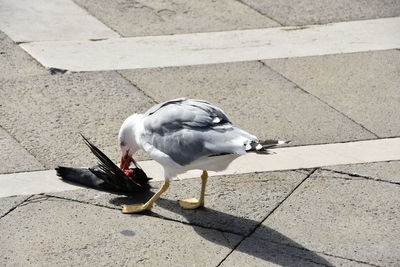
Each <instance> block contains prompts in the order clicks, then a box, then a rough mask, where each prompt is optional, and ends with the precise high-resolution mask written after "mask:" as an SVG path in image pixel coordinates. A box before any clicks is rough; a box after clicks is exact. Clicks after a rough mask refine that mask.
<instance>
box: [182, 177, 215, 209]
mask: <svg viewBox="0 0 400 267" xmlns="http://www.w3.org/2000/svg"><path fill="white" fill-rule="evenodd" d="M207 178H208V173H207V171H203V174H202V175H201V192H200V199H199V200H197V199H196V198H188V199H185V200H179V205H181V207H182V208H184V209H190V210H193V209H197V208H198V207H203V206H204V194H205V193H206V184H207Z"/></svg>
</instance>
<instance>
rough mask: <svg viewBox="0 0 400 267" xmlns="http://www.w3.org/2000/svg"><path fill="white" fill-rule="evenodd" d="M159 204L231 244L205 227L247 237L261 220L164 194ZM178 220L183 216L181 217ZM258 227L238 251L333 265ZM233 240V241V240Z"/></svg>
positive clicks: (285, 262)
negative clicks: (184, 204)
mask: <svg viewBox="0 0 400 267" xmlns="http://www.w3.org/2000/svg"><path fill="white" fill-rule="evenodd" d="M139 198H140V199H141V200H142V201H143V199H144V198H143V196H135V198H128V197H117V198H114V199H112V200H110V203H112V204H115V205H121V204H133V203H138V201H136V200H137V199H139ZM139 202H140V201H139ZM157 206H159V207H161V208H163V209H165V210H167V212H168V213H170V212H173V213H175V214H177V215H180V216H182V217H184V218H186V220H187V221H188V223H189V224H190V225H192V226H201V227H194V229H195V231H196V232H197V233H198V234H199V235H200V236H202V237H203V238H205V239H207V240H209V241H211V242H214V243H217V244H219V245H225V246H229V247H230V248H232V247H233V246H234V245H232V244H229V242H228V244H227V240H223V239H222V240H221V238H220V235H219V234H218V236H216V232H215V231H208V230H204V227H206V228H209V229H215V230H219V231H224V232H229V233H235V234H238V235H241V236H242V237H243V236H244V235H247V234H250V233H251V232H252V231H253V230H254V229H255V228H256V227H257V226H258V224H259V222H257V221H254V220H250V219H246V218H241V217H237V216H234V215H231V214H227V213H223V212H220V211H217V210H214V209H209V208H201V209H197V210H184V209H182V208H180V207H179V205H178V203H177V201H172V200H168V199H164V198H160V199H159V200H157ZM148 215H151V216H155V217H161V218H167V219H168V217H169V216H165V215H162V214H157V213H154V212H148ZM173 217H174V216H172V218H173ZM177 220H179V218H178V219H177ZM202 227H203V228H202ZM257 231H258V232H257V238H255V237H251V238H246V239H245V240H244V241H243V242H242V243H241V244H240V245H239V246H238V247H237V248H236V250H235V251H238V252H242V253H246V254H248V255H250V256H253V257H256V258H259V259H262V260H265V261H268V262H272V263H275V264H278V265H282V266H293V267H294V266H313V265H315V266H316V265H325V266H333V265H332V264H331V263H329V262H328V261H327V260H326V259H324V258H322V257H321V256H319V255H317V254H316V253H315V252H313V251H310V250H308V249H307V248H305V247H303V246H302V245H301V244H299V243H296V242H295V241H293V240H291V239H290V238H288V237H286V236H285V235H283V234H281V233H279V232H277V231H275V230H274V229H272V228H269V227H267V226H264V225H259V226H258V228H257ZM232 240H233V239H232ZM231 242H232V243H233V241H231ZM235 244H236V243H235Z"/></svg>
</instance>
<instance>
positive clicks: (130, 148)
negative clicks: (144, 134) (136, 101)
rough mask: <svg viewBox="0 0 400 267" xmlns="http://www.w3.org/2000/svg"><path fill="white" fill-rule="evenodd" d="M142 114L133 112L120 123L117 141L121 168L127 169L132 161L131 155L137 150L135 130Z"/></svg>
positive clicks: (138, 125)
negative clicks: (119, 148)
mask: <svg viewBox="0 0 400 267" xmlns="http://www.w3.org/2000/svg"><path fill="white" fill-rule="evenodd" d="M141 118H142V114H133V115H132V116H130V117H128V118H127V119H126V120H125V121H124V122H123V123H122V125H121V128H120V129H119V134H118V142H119V145H120V147H121V152H122V156H121V163H120V168H121V169H122V170H125V169H128V168H129V166H130V164H131V162H132V161H133V159H132V155H133V154H135V152H136V151H138V150H139V145H138V142H137V134H136V133H137V130H138V128H139V127H140V125H141V124H140V123H141Z"/></svg>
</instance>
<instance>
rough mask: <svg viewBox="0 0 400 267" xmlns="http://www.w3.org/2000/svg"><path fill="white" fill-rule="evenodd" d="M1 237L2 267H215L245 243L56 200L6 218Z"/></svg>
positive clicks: (31, 205)
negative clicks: (197, 265)
mask: <svg viewBox="0 0 400 267" xmlns="http://www.w3.org/2000/svg"><path fill="white" fill-rule="evenodd" d="M78 210H79V214H77V212H76V211H78ZM0 235H1V236H2V242H1V244H0V254H1V258H0V264H1V265H2V266H26V265H40V266H55V265H60V266H78V265H79V266H110V265H112V266H123V265H125V266H166V265H167V266H168V265H173V266H188V265H191V264H192V263H193V262H201V264H202V265H206V266H213V265H214V266H215V265H216V264H218V262H219V261H220V260H222V259H223V257H224V256H225V254H226V253H228V252H229V251H230V250H231V249H232V248H233V246H234V245H235V244H237V242H238V241H239V237H238V236H236V235H233V234H229V233H222V232H219V231H215V230H210V229H205V228H201V227H196V226H188V225H183V224H177V223H173V222H169V221H165V220H161V219H157V218H152V217H148V216H141V215H134V216H129V215H123V214H121V213H120V212H118V211H115V210H110V209H107V208H101V207H96V206H93V205H86V204H82V203H76V202H71V201H64V200H59V199H51V198H50V199H43V200H42V201H39V200H36V201H34V202H32V203H29V202H27V203H26V205H24V206H21V207H18V208H17V209H15V210H14V212H12V213H11V214H9V215H8V216H6V217H4V218H2V219H1V221H0ZM83 259H85V260H84V261H83Z"/></svg>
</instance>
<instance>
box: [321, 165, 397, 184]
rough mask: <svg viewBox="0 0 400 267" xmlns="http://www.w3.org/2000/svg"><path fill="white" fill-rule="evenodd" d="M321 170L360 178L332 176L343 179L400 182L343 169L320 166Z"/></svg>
mask: <svg viewBox="0 0 400 267" xmlns="http://www.w3.org/2000/svg"><path fill="white" fill-rule="evenodd" d="M321 170H323V171H329V172H334V173H339V174H344V175H348V176H350V177H356V178H361V179H354V178H345V177H333V178H336V179H344V180H370V181H375V182H384V183H388V184H395V185H400V182H393V181H388V180H383V179H379V178H374V177H370V176H366V175H361V174H357V173H349V172H345V171H336V170H331V169H325V168H321Z"/></svg>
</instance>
